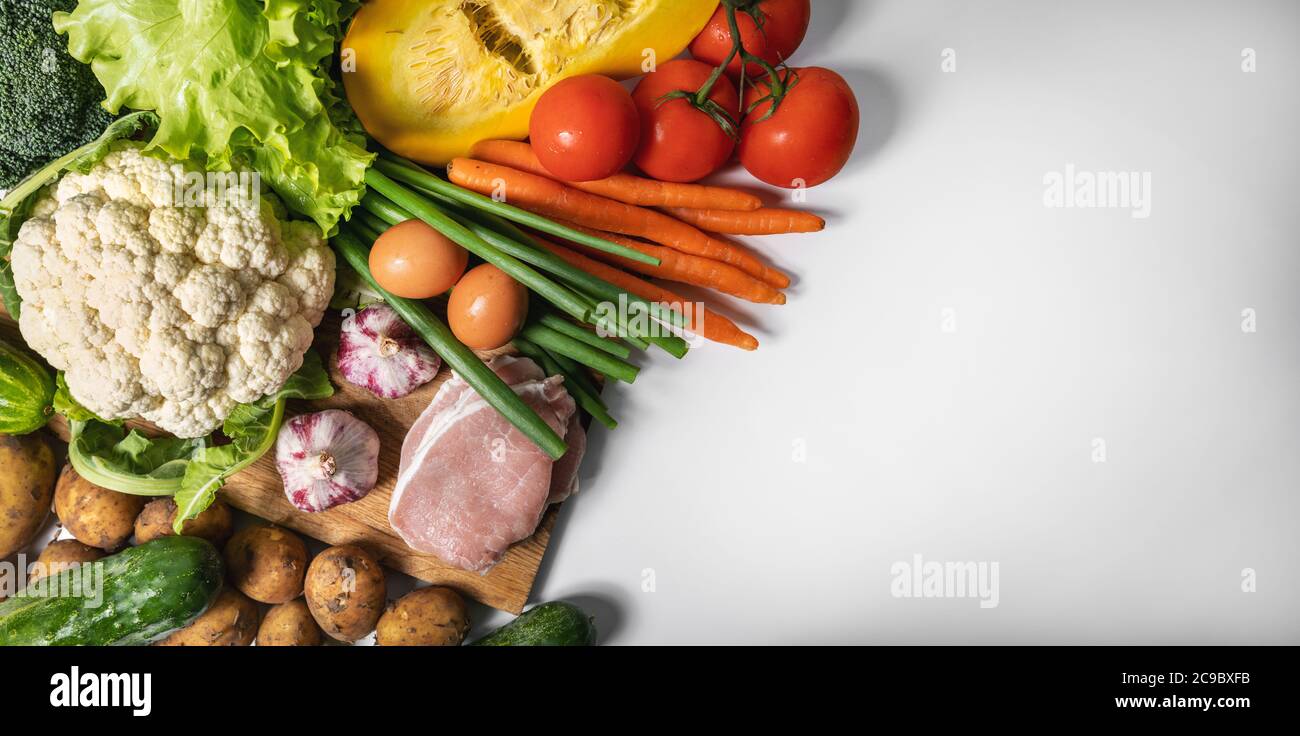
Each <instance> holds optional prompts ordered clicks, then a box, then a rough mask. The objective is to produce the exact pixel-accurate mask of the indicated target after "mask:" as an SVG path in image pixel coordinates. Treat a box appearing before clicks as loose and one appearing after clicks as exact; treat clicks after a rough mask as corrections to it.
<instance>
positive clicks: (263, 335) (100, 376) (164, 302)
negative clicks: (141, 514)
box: [11, 142, 334, 437]
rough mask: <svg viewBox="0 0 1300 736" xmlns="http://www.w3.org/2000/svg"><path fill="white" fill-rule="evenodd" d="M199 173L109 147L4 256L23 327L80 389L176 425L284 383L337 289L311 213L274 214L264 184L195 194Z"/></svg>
mask: <svg viewBox="0 0 1300 736" xmlns="http://www.w3.org/2000/svg"><path fill="white" fill-rule="evenodd" d="M201 173H202V172H199V171H196V170H193V169H186V168H185V167H184V166H183V165H180V164H176V163H175V162H171V161H168V160H165V159H162V158H158V157H155V156H154V155H152V154H146V153H144V151H143V147H142V145H141V144H139V143H132V142H121V143H117V144H114V150H113V151H112V152H111V153H109V154H108V155H107V156H105V157H104V159H103V160H102V161H100V162H99V163H98V164H97V165H96V166H94V167H93V168H91V170H89V171H87V172H86V173H84V174H78V173H69V174H66V175H65V176H64V177H63V178H62V179H61V180H60V181H59V182H58V183H57V184H56V185H54V186H51V187H48V188H47V189H46V190H45V191H44V192H43V193H42V194H41V195H40V196H39V199H38V200H37V201H36V202H35V203H34V204H33V207H32V216H31V218H30V219H29V220H28V221H27V222H25V223H24V224H23V226H22V228H21V229H20V231H19V233H18V237H17V238H16V239H15V241H14V247H13V253H12V257H11V264H12V267H13V271H14V283H15V286H16V287H17V290H18V294H19V296H20V297H21V298H22V299H23V310H22V313H21V317H20V319H19V329H20V330H21V331H22V333H23V337H24V338H25V339H26V341H27V343H28V345H30V346H31V347H32V349H34V350H36V351H37V352H38V353H40V354H41V355H42V356H44V357H45V359H46V360H48V361H49V362H50V364H51V365H53V366H54V367H55V368H58V369H59V370H62V371H65V372H66V374H67V382H68V389H69V391H71V393H72V395H73V397H74V398H76V399H77V400H78V401H80V402H81V403H82V404H84V405H85V406H86V408H87V409H90V410H91V411H93V412H95V413H96V414H98V415H99V416H101V417H104V418H106V419H127V418H134V417H141V418H144V419H146V420H148V421H151V422H154V423H155V424H157V425H158V426H159V427H161V428H163V429H165V430H167V431H169V432H171V433H173V434H175V435H177V436H179V437H201V436H203V435H206V434H209V433H211V432H212V431H213V430H215V429H217V428H218V427H219V426H221V423H222V422H223V421H224V420H225V419H226V417H227V416H229V415H230V412H231V411H233V410H234V408H235V406H237V405H238V404H241V403H247V402H251V401H256V400H257V399H259V398H261V397H262V396H265V395H266V394H268V393H272V392H274V391H276V390H278V389H279V388H280V386H282V385H283V384H284V382H285V381H286V380H287V379H288V378H289V376H290V375H292V374H293V372H294V371H296V370H298V368H300V367H301V366H302V358H303V353H304V352H306V350H307V349H308V348H309V347H310V346H311V342H312V337H313V328H314V327H315V326H316V325H317V324H319V323H320V320H321V317H322V316H323V315H324V312H325V309H326V307H327V305H328V303H329V299H330V295H331V294H332V292H333V289H334V254H333V253H332V252H331V251H330V249H329V247H328V246H327V245H326V243H325V241H324V239H323V238H322V237H321V235H320V233H319V231H318V230H316V229H315V227H314V226H312V225H310V224H309V223H297V222H281V221H280V219H279V218H278V217H277V216H276V214H275V213H276V207H275V205H274V203H273V202H271V201H269V195H262V196H261V197H260V198H254V199H251V200H248V199H239V198H230V197H225V198H218V197H216V196H214V195H212V193H211V192H203V193H201V194H202V196H200V197H199V198H197V199H195V198H193V197H190V196H188V193H187V192H188V190H186V189H185V187H187V186H192V184H193V182H194V181H196V180H197V179H196V177H195V174H201ZM247 180H248V179H247V178H246V179H244V181H247Z"/></svg>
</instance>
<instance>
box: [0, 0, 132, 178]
mask: <svg viewBox="0 0 1300 736" xmlns="http://www.w3.org/2000/svg"><path fill="white" fill-rule="evenodd" d="M76 5H77V3H76V0H0V189H8V188H10V187H12V186H13V185H14V184H16V183H18V182H19V181H21V180H22V179H23V177H25V176H27V174H29V173H31V172H33V171H35V170H37V169H39V168H41V167H42V166H44V165H45V164H47V163H49V162H50V161H52V160H54V159H56V158H58V157H59V156H62V155H63V154H65V153H67V152H68V151H71V150H72V149H74V148H76V147H77V146H80V145H81V144H83V143H86V142H88V141H91V140H94V139H95V138H96V137H98V136H99V134H100V133H102V132H104V126H106V125H108V123H109V122H111V121H112V120H113V118H114V116H113V115H110V114H109V113H108V112H106V111H105V110H104V109H103V108H102V107H101V106H100V102H101V101H102V100H103V99H104V88H103V87H101V86H100V84H99V81H98V80H97V79H95V75H94V73H93V72H92V71H91V70H90V67H89V66H87V65H85V64H82V63H81V62H79V61H77V60H76V59H74V58H72V57H71V56H69V55H68V50H67V45H68V44H67V39H66V38H64V37H63V36H60V35H59V34H57V33H55V32H54V24H53V22H52V20H51V18H52V16H53V14H54V12H55V11H56V10H63V11H69V10H72V9H73V8H74V7H76Z"/></svg>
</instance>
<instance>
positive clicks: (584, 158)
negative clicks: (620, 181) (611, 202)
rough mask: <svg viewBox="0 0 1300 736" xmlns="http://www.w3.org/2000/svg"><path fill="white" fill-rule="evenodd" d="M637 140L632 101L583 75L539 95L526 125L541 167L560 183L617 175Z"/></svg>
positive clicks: (608, 83)
mask: <svg viewBox="0 0 1300 736" xmlns="http://www.w3.org/2000/svg"><path fill="white" fill-rule="evenodd" d="M640 137H641V123H640V121H639V120H638V118H637V110H636V105H635V104H633V102H632V96H631V95H629V94H628V92H627V90H625V89H623V86H622V85H620V84H619V83H618V82H615V81H614V80H612V79H610V78H609V77H602V76H600V75H599V74H584V75H581V76H577V77H569V78H568V79H564V80H561V81H560V82H557V83H556V84H555V85H554V86H552V87H551V88H550V89H548V90H546V91H545V92H543V93H542V96H541V98H540V99H538V100H537V106H536V107H534V108H533V114H532V117H531V118H530V119H529V121H528V140H529V142H530V143H531V144H532V147H533V152H534V153H536V154H537V159H538V160H539V161H541V162H542V166H544V167H546V170H547V171H549V172H551V173H552V174H554V175H555V176H557V177H559V178H560V179H563V180H565V181H591V180H592V179H604V178H605V177H607V176H612V175H613V174H616V173H618V171H619V170H620V169H622V168H623V167H624V166H626V165H627V162H628V161H629V160H631V158H632V154H633V153H635V152H636V146H637V141H638V140H640Z"/></svg>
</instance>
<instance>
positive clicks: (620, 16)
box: [343, 0, 718, 164]
mask: <svg viewBox="0 0 1300 736" xmlns="http://www.w3.org/2000/svg"><path fill="white" fill-rule="evenodd" d="M717 5H718V2H717V0H426V1H424V2H415V1H414V0H371V1H370V2H367V3H366V4H365V5H363V6H362V7H361V9H360V10H359V11H357V14H356V17H355V18H354V20H353V22H352V25H351V27H350V28H349V29H348V34H347V38H346V39H344V41H343V84H344V87H345V88H346V89H347V94H348V102H350V103H351V104H352V107H353V109H355V110H356V112H357V116H358V117H360V118H361V122H362V124H363V125H365V127H366V130H367V131H369V132H370V134H371V135H373V136H374V137H375V139H376V140H378V141H379V142H380V143H382V144H384V145H385V146H387V147H388V148H390V149H392V150H393V151H394V152H396V153H398V154H400V155H403V156H406V157H408V158H412V159H415V160H417V161H421V162H423V163H427V164H444V163H446V162H447V161H449V160H451V159H452V158H455V157H456V156H463V155H465V154H466V153H467V152H468V151H469V148H470V146H472V145H474V144H475V143H477V142H478V141H481V140H486V139H489V138H515V139H520V138H523V137H525V136H526V135H528V116H529V114H530V113H531V112H532V109H533V105H535V104H536V103H537V98H538V97H539V96H540V95H541V93H542V92H543V91H544V90H545V89H546V88H547V87H549V86H550V85H551V84H554V83H555V82H557V81H559V80H561V79H563V78H565V77H570V76H574V75H576V74H605V75H608V76H611V77H614V78H615V79H623V78H627V77H631V76H636V75H638V74H642V73H644V72H643V65H647V64H648V63H649V61H650V60H651V59H652V60H653V61H654V62H663V61H667V60H669V59H671V58H672V57H674V56H676V55H677V54H679V53H681V51H682V49H684V48H686V45H687V44H688V43H690V42H691V39H693V38H694V37H695V35H696V34H697V33H699V31H700V29H701V28H703V27H704V24H705V23H706V22H707V21H708V19H709V16H711V15H712V14H713V10H714V8H716V7H717ZM652 54H653V56H652Z"/></svg>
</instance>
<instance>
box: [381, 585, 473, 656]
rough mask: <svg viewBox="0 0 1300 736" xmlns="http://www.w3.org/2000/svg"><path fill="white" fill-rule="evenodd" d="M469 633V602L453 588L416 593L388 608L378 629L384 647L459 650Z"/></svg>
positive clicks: (408, 594)
mask: <svg viewBox="0 0 1300 736" xmlns="http://www.w3.org/2000/svg"><path fill="white" fill-rule="evenodd" d="M468 631H469V611H468V610H467V609H466V608H465V599H463V598H461V597H460V594H459V593H457V592H456V591H454V590H452V589H451V588H442V587H437V586H434V587H430V588H420V589H419V590H413V591H411V592H410V593H407V594H406V595H404V596H402V597H401V598H400V599H399V600H398V601H397V602H396V603H392V604H390V605H389V606H388V610H387V611H384V615H383V616H381V617H380V619H379V625H378V626H377V627H376V628H375V643H376V644H378V645H380V646H384V647H457V646H460V643H461V642H462V641H464V640H465V633H466V632H468Z"/></svg>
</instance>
